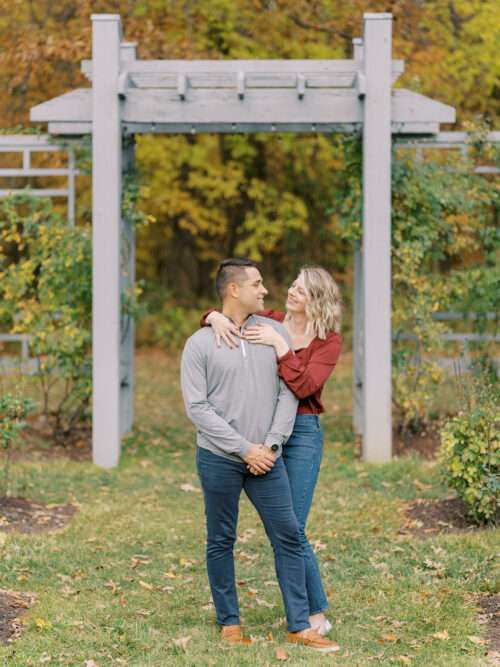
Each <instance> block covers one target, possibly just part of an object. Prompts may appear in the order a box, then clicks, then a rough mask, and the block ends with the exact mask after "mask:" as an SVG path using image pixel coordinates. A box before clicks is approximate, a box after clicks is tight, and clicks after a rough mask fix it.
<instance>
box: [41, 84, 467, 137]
mask: <svg viewBox="0 0 500 667" xmlns="http://www.w3.org/2000/svg"><path fill="white" fill-rule="evenodd" d="M183 94H184V95H185V99H184V100H182V99H181V96H180V94H179V91H178V89H160V90H149V89H148V90H145V89H139V88H133V89H128V91H127V93H126V99H124V100H123V101H122V102H121V103H120V105H121V110H120V113H121V121H122V123H123V124H125V125H127V124H129V123H134V124H140V123H142V124H146V125H149V127H148V128H147V129H146V131H151V129H152V128H151V124H153V123H155V124H169V125H171V124H173V125H182V126H186V125H193V126H195V129H196V130H197V131H199V132H201V131H203V129H202V128H203V126H211V127H213V128H214V129H213V131H218V127H219V126H224V125H233V124H234V125H240V126H245V125H250V126H256V125H264V126H266V125H269V126H270V131H284V130H281V127H282V126H289V125H292V126H300V128H299V130H297V131H306V132H307V131H309V132H314V131H316V130H315V129H314V128H313V126H318V125H342V124H347V125H352V124H359V125H361V124H362V123H363V101H362V99H360V97H359V95H358V93H357V91H356V90H339V89H333V88H332V89H329V88H325V89H320V88H317V89H314V90H308V92H307V95H306V96H305V97H304V98H303V99H300V98H299V97H298V95H297V93H296V90H295V89H283V88H258V89H251V90H250V89H248V87H247V86H246V85H245V95H244V101H242V100H241V99H239V98H238V95H237V94H236V92H235V91H233V90H227V89H221V88H217V89H206V88H198V89H196V90H194V89H193V90H189V91H184V93H183ZM31 120H33V121H39V122H49V123H57V122H63V123H68V122H71V123H91V122H92V89H90V88H89V89H85V88H83V89H78V90H75V91H73V92H72V93H66V94H65V95H61V96H60V97H56V98H54V99H52V100H50V101H48V102H44V103H43V104H39V105H38V106H36V107H33V109H32V111H31ZM454 120H455V111H454V109H453V108H452V107H450V106H448V105H446V104H441V103H440V102H435V101H434V100H431V99H429V98H428V97H425V96H424V95H419V94H417V93H414V92H412V91H409V90H405V89H396V90H393V91H392V96H391V120H390V122H391V124H392V128H393V129H394V132H395V133H396V132H397V133H401V132H404V131H405V128H406V127H408V128H410V131H412V132H417V131H418V130H419V129H420V131H422V132H424V133H431V132H433V131H435V130H436V129H438V126H439V123H452V122H454ZM197 126H199V128H198V127H197ZM235 131H237V130H235Z"/></svg>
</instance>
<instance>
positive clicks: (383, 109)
mask: <svg viewBox="0 0 500 667" xmlns="http://www.w3.org/2000/svg"><path fill="white" fill-rule="evenodd" d="M391 38H392V15H391V14H365V15H364V38H363V62H364V75H365V76H364V79H365V81H364V83H365V97H364V105H363V106H364V113H363V251H362V252H363V293H364V298H363V315H364V316H363V320H364V331H365V336H364V373H363V376H364V425H363V459H364V460H365V461H369V462H374V463H375V462H377V463H381V462H385V461H389V460H390V459H391V455H392V416H391V408H392V397H391V87H392V74H391Z"/></svg>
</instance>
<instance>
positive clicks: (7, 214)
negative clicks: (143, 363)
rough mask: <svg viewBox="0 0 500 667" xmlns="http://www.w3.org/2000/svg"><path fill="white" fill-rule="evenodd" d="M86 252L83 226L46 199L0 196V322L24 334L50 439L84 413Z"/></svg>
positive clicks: (88, 302)
mask: <svg viewBox="0 0 500 667" xmlns="http://www.w3.org/2000/svg"><path fill="white" fill-rule="evenodd" d="M91 258H92V252H91V240H90V228H89V226H87V225H85V226H77V227H71V226H69V225H68V223H67V221H66V220H65V219H64V218H62V217H61V216H59V215H58V214H57V213H56V212H55V211H54V209H53V207H52V204H51V202H50V201H48V200H40V199H37V198H35V197H32V196H30V195H29V193H28V194H25V195H24V194H23V195H18V196H14V197H10V198H6V199H4V200H3V201H2V202H1V204H0V325H2V328H3V329H4V330H5V329H7V330H8V331H9V332H10V333H17V334H27V335H29V346H30V353H31V355H32V356H33V357H35V358H36V359H37V360H38V371H37V374H36V378H37V380H38V384H39V387H40V390H41V395H42V401H41V408H42V411H43V414H44V415H45V416H46V417H47V418H48V419H49V421H50V424H51V426H52V428H53V435H54V437H55V438H56V439H59V438H61V439H63V438H64V436H65V435H67V434H68V433H69V432H70V431H71V429H72V428H73V426H75V425H76V424H77V423H79V422H80V421H82V420H84V419H85V418H86V417H88V415H89V402H90V396H91V381H92V373H91V370H92V369H91V315H92V279H91V276H92V264H91Z"/></svg>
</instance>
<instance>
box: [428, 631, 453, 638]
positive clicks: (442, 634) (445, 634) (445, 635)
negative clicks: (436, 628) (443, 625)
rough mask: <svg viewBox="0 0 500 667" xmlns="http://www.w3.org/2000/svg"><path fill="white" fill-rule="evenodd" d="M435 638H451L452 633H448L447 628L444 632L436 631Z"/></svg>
mask: <svg viewBox="0 0 500 667" xmlns="http://www.w3.org/2000/svg"><path fill="white" fill-rule="evenodd" d="M432 636H433V637H434V639H449V638H450V635H449V634H448V632H447V630H443V631H442V632H435V633H434V634H433V635H432Z"/></svg>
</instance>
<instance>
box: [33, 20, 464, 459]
mask: <svg viewBox="0 0 500 667" xmlns="http://www.w3.org/2000/svg"><path fill="white" fill-rule="evenodd" d="M92 21H93V45H92V61H91V62H89V61H84V63H83V65H82V67H83V71H84V72H85V74H86V75H87V76H88V77H89V78H90V79H91V81H92V88H90V89H79V90H76V91H73V92H70V93H67V94H65V95H62V96H60V97H56V98H54V99H52V100H49V101H48V102H45V103H43V104H40V105H38V106H36V107H34V108H33V109H32V111H31V119H32V120H33V121H38V122H40V121H42V122H47V123H48V127H49V132H50V133H51V134H56V135H57V134H59V135H69V136H71V135H82V134H88V133H92V138H93V139H92V141H93V289H94V292H93V293H94V301H93V359H94V366H93V368H94V371H93V451H94V461H95V462H96V463H98V464H100V465H103V466H113V465H116V464H117V462H118V459H119V453H120V436H121V434H122V433H123V432H124V431H125V430H127V429H128V428H129V427H130V425H131V423H132V393H133V392H132V386H133V364H132V358H133V327H130V328H129V330H128V332H127V334H126V336H125V338H124V339H123V340H121V338H120V295H121V291H122V290H123V288H124V285H125V284H126V283H127V281H128V280H132V279H133V262H132V260H129V265H128V267H126V270H125V271H124V272H122V271H121V269H120V260H119V257H120V243H121V241H120V239H121V238H123V236H124V235H123V233H122V232H123V230H124V229H125V231H126V234H125V236H126V238H127V239H128V242H129V243H131V244H132V245H133V234H132V231H131V229H130V226H129V225H128V223H127V221H124V220H121V211H120V200H121V179H122V169H123V168H124V166H125V165H126V163H128V164H130V162H131V160H132V150H133V149H132V148H131V144H130V143H128V144H127V143H126V142H125V141H124V137H126V136H127V135H134V134H141V133H162V134H169V133H199V132H216V133H221V132H238V133H239V132H288V131H290V132H303V133H311V132H353V131H356V130H358V131H361V132H362V134H363V245H362V248H360V249H359V250H358V252H357V253H356V258H355V263H356V267H357V274H356V275H357V281H356V289H355V291H356V306H355V333H356V335H355V350H357V351H358V352H359V354H358V353H356V365H357V366H356V368H357V371H359V373H358V375H357V377H358V379H357V382H356V384H357V387H358V388H357V391H358V395H359V396H360V397H361V403H360V410H359V419H358V422H359V424H358V427H359V428H358V430H359V431H361V432H362V433H363V455H364V458H365V460H368V461H374V462H375V461H378V462H381V461H387V460H389V459H390V457H391V448H392V447H391V445H392V429H391V277H390V218H391V215H390V213H391V139H392V137H393V136H407V137H409V136H432V135H435V134H436V133H437V132H439V126H440V123H451V122H454V120H455V112H454V109H453V108H452V107H450V106H447V105H444V104H441V103H440V102H436V101H434V100H431V99H429V98H428V97H425V96H423V95H419V94H417V93H414V92H412V91H409V90H404V89H397V90H395V89H394V90H393V88H392V86H393V83H394V82H395V81H396V80H397V78H398V76H399V75H400V74H401V73H402V71H403V63H402V62H401V61H398V60H392V56H391V48H392V47H391V43H392V16H391V15H390V14H385V13H384V14H365V16H364V35H363V39H362V40H361V39H356V40H354V54H353V55H354V57H353V59H352V60H327V61H325V60H321V61H303V60H297V61H295V60H286V61H283V60H263V61H248V60H236V61H221V60H217V61H207V60H204V61H179V60H174V61H157V60H153V61H142V60H138V59H137V58H136V49H135V45H134V44H131V43H129V42H123V41H122V35H121V25H120V17H119V16H117V15H108V14H97V15H93V16H92ZM124 273H125V274H126V276H124ZM364 331H366V332H369V335H364V334H363V332H364Z"/></svg>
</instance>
